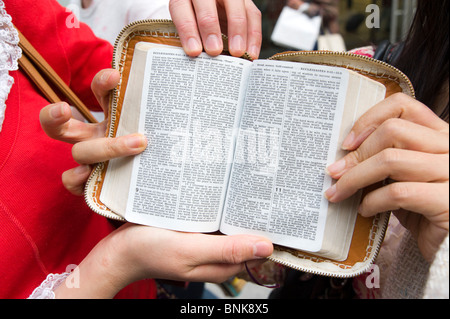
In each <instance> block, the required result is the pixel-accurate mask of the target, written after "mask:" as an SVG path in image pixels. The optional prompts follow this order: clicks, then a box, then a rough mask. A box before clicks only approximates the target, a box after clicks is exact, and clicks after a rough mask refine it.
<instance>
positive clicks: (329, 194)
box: [325, 184, 336, 200]
mask: <svg viewBox="0 0 450 319" xmlns="http://www.w3.org/2000/svg"><path fill="white" fill-rule="evenodd" d="M335 194H336V184H334V185H333V186H331V187H330V188H328V189H327V190H326V192H325V198H326V199H328V200H332V199H333V197H334V195H335Z"/></svg>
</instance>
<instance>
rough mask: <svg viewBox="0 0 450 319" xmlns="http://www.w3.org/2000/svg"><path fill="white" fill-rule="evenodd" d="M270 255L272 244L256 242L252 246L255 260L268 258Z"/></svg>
mask: <svg viewBox="0 0 450 319" xmlns="http://www.w3.org/2000/svg"><path fill="white" fill-rule="evenodd" d="M271 254H272V244H270V243H268V242H266V241H260V242H257V243H256V244H255V245H254V246H253V255H254V256H255V257H256V258H265V257H269V256H270V255H271Z"/></svg>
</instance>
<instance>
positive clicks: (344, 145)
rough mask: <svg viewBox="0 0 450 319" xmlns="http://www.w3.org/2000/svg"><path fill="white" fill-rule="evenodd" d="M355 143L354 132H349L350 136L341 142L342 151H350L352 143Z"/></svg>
mask: <svg viewBox="0 0 450 319" xmlns="http://www.w3.org/2000/svg"><path fill="white" fill-rule="evenodd" d="M354 142H355V132H353V131H351V132H350V134H348V135H347V137H346V138H345V139H344V142H342V149H344V150H351V149H352V147H353V143H354Z"/></svg>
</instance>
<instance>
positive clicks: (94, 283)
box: [55, 231, 134, 299]
mask: <svg viewBox="0 0 450 319" xmlns="http://www.w3.org/2000/svg"><path fill="white" fill-rule="evenodd" d="M119 235H120V233H119V232H118V231H115V232H113V233H112V234H110V235H109V236H108V237H106V238H104V239H103V240H102V241H100V242H99V243H98V244H97V245H96V246H95V247H94V248H93V249H92V251H91V252H90V253H89V254H88V255H87V256H86V258H85V259H84V260H83V261H82V262H81V263H80V265H78V267H77V269H76V270H74V271H73V272H72V273H71V275H70V276H69V277H68V278H67V279H66V282H65V283H62V284H61V285H60V286H59V287H58V288H56V290H55V296H56V298H58V299H75V298H82V299H107V298H113V297H114V296H115V295H116V294H117V293H118V292H119V291H120V290H121V289H122V288H124V287H126V286H127V285H128V284H130V283H132V282H133V281H134V278H133V277H132V276H131V275H130V274H132V273H133V272H132V271H130V269H127V268H126V265H127V262H126V259H127V256H126V254H124V253H121V248H120V247H118V246H117V244H118V243H117V241H118V238H117V237H119ZM122 251H124V250H122ZM66 283H72V284H71V285H67V284H66ZM73 283H75V284H73Z"/></svg>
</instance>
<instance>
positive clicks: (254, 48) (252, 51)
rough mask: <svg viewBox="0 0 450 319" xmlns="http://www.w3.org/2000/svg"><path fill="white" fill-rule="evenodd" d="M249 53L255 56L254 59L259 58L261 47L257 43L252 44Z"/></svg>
mask: <svg viewBox="0 0 450 319" xmlns="http://www.w3.org/2000/svg"><path fill="white" fill-rule="evenodd" d="M248 54H249V55H250V56H251V57H252V58H253V59H257V58H258V56H259V48H258V46H256V45H252V46H251V47H250V48H249V49H248Z"/></svg>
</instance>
